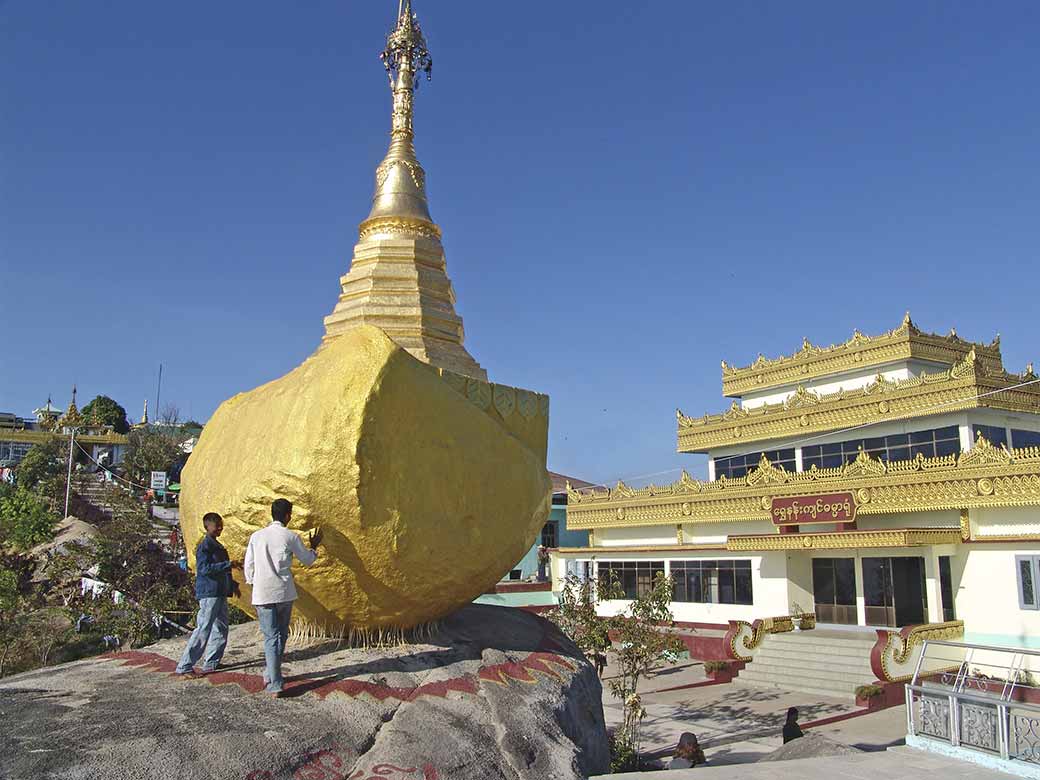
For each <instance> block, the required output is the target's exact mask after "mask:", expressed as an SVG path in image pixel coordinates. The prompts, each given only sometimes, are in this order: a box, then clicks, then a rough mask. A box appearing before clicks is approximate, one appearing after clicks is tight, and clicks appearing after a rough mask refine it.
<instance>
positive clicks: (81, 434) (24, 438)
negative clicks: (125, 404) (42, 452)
mask: <svg viewBox="0 0 1040 780" xmlns="http://www.w3.org/2000/svg"><path fill="white" fill-rule="evenodd" d="M33 415H35V417H36V419H35V420H31V419H26V418H24V417H18V416H17V415H14V414H9V413H0V463H5V464H6V465H8V466H15V465H16V464H17V463H18V462H19V461H21V459H22V458H24V457H25V456H26V455H27V454H28V452H29V450H30V449H32V446H33V445H34V444H43V443H44V442H46V441H48V440H50V439H52V438H54V437H56V436H60V437H62V438H65V437H70V436H71V435H72V432H73V431H75V432H76V443H77V444H78V445H79V446H80V447H82V448H83V449H84V450H85V451H86V452H87V453H89V455H90V457H91V458H93V459H94V460H95V461H102V462H104V463H105V464H106V465H109V466H113V465H116V464H117V463H119V462H120V461H122V459H123V454H124V451H125V450H126V445H127V444H128V443H129V439H128V438H127V437H126V436H124V435H122V434H119V433H116V432H115V431H114V430H113V428H112V426H111V425H106V424H105V423H102V422H101V421H100V420H98V419H87V418H85V417H84V416H83V414H82V412H80V410H79V407H77V406H76V388H75V387H73V388H72V400H71V401H70V402H69V405H68V407H67V408H66V409H65V410H64V411H62V410H61V409H60V408H58V407H56V406H54V404H53V403H52V402H51V399H50V398H48V399H47V403H46V404H44V405H43V406H41V407H40V408H39V409H35V410H33Z"/></svg>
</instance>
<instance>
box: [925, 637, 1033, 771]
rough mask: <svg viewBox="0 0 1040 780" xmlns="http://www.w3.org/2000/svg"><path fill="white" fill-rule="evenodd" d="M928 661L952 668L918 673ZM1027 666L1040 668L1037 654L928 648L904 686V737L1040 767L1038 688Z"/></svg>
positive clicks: (955, 645) (960, 646) (945, 645)
mask: <svg viewBox="0 0 1040 780" xmlns="http://www.w3.org/2000/svg"><path fill="white" fill-rule="evenodd" d="M926 658H931V659H932V661H933V662H935V661H937V660H940V659H941V660H944V661H949V662H950V663H948V664H947V665H946V670H945V671H942V672H934V671H922V666H923V662H924V660H925V659H926ZM1030 660H1034V661H1035V662H1036V663H1037V664H1038V665H1040V651H1036V650H1029V649H1016V648H998V647H988V646H985V645H971V644H965V643H959V642H926V643H925V648H924V650H923V651H922V654H921V660H920V661H919V662H918V669H917V672H916V673H915V675H914V678H913V680H912V681H911V682H910V683H908V684H907V686H906V716H907V732H908V734H910V735H911V736H915V737H925V738H927V739H932V740H937V741H939V742H944V743H947V744H949V745H951V746H952V747H955V748H962V749H966V750H971V751H976V752H981V753H986V754H989V755H991V756H993V757H996V758H1000V759H1003V760H1005V761H1009V760H1014V761H1027V762H1030V763H1033V764H1040V688H1038V687H1036V686H1035V685H1034V684H1033V682H1034V681H1033V676H1032V674H1031V673H1030V670H1029V669H1028V668H1027V667H1028V666H1029V661H1030ZM1034 673H1035V672H1034Z"/></svg>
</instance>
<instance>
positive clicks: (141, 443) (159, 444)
mask: <svg viewBox="0 0 1040 780" xmlns="http://www.w3.org/2000/svg"><path fill="white" fill-rule="evenodd" d="M171 430H172V429H171ZM129 439H130V441H129V442H128V444H127V447H126V454H125V455H124V456H123V463H122V466H123V469H124V470H125V471H126V475H127V477H128V478H129V479H130V480H132V481H133V482H136V483H137V484H139V485H147V484H149V479H150V478H151V474H152V472H153V471H169V470H170V468H171V467H172V466H173V464H174V463H176V462H177V461H178V460H179V459H180V458H181V457H183V455H184V453H183V451H182V450H181V446H180V445H181V442H180V440H179V439H178V438H177V437H176V436H173V435H171V434H170V433H167V431H166V429H157V430H153V429H147V428H135V429H134V430H132V431H130V436H129Z"/></svg>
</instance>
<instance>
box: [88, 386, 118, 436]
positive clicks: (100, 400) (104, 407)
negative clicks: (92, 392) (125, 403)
mask: <svg viewBox="0 0 1040 780" xmlns="http://www.w3.org/2000/svg"><path fill="white" fill-rule="evenodd" d="M81 411H82V414H83V419H85V420H86V421H87V422H88V423H90V422H93V420H94V418H95V414H96V416H97V419H98V420H99V421H100V422H101V423H102V424H104V425H111V426H112V428H113V429H114V430H115V432H116V433H126V432H127V431H129V430H130V423H129V422H127V419H126V409H124V408H123V407H122V406H120V405H119V404H117V403H116V402H115V401H113V400H112V399H111V398H109V397H108V396H107V395H99V396H97V398H95V399H94V400H93V401H91V402H90V403H88V404H87V405H86V406H84V407H83V409H82V410H81Z"/></svg>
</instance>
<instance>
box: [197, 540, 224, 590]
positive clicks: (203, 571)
mask: <svg viewBox="0 0 1040 780" xmlns="http://www.w3.org/2000/svg"><path fill="white" fill-rule="evenodd" d="M231 583H232V580H231V559H230V558H229V557H228V551H227V550H226V549H225V548H224V545H222V544H221V543H220V542H218V541H217V540H216V539H214V538H213V537H212V536H209V535H208V534H207V535H206V536H203V537H202V541H201V542H199V546H198V547H196V548H195V598H197V599H211V598H214V597H223V598H227V597H228V596H230V595H231Z"/></svg>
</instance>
